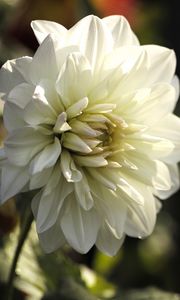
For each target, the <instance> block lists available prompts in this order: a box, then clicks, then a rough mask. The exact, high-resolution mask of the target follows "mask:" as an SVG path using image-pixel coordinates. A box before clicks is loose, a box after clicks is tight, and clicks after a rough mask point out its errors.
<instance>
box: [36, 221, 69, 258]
mask: <svg viewBox="0 0 180 300" xmlns="http://www.w3.org/2000/svg"><path fill="white" fill-rule="evenodd" d="M38 236H39V240H40V243H41V246H42V248H43V250H44V251H45V252H46V253H51V252H54V251H55V250H57V249H59V248H61V247H62V246H63V245H64V244H65V243H66V239H65V237H64V234H63V232H62V230H61V227H60V220H59V219H57V221H56V223H55V224H54V225H53V226H52V227H50V228H49V229H48V230H46V231H44V232H41V233H39V234H38Z"/></svg>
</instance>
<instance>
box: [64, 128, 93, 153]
mask: <svg viewBox="0 0 180 300" xmlns="http://www.w3.org/2000/svg"><path fill="white" fill-rule="evenodd" d="M63 146H64V147H65V148H67V149H70V150H73V151H77V152H82V153H90V152H91V151H92V150H91V148H90V147H89V146H88V144H87V143H85V142H84V139H82V138H80V137H79V136H78V135H76V134H74V133H71V132H66V133H64V136H63Z"/></svg>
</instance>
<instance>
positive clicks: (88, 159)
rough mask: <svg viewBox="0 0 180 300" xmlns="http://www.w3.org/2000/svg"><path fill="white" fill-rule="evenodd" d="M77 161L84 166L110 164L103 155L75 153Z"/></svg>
mask: <svg viewBox="0 0 180 300" xmlns="http://www.w3.org/2000/svg"><path fill="white" fill-rule="evenodd" d="M73 158H74V160H75V162H77V163H78V165H79V166H83V167H91V168H93V167H95V168H96V167H103V166H107V165H108V161H107V160H106V159H105V158H104V157H103V156H101V155H91V156H90V155H89V156H88V155H86V156H83V155H81V156H80V155H73Z"/></svg>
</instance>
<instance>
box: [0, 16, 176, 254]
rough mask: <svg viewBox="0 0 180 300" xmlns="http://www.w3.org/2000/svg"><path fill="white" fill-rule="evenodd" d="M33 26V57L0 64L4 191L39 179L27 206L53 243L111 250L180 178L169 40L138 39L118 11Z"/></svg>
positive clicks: (150, 220) (147, 224)
mask: <svg viewBox="0 0 180 300" xmlns="http://www.w3.org/2000/svg"><path fill="white" fill-rule="evenodd" d="M32 28H33V30H34V33H35V35H36V37H37V39H38V41H39V43H40V46H39V48H38V50H37V52H36V53H35V55H34V57H33V58H30V57H22V58H20V59H16V60H11V61H8V62H7V63H5V65H4V66H3V67H2V69H1V72H0V91H1V97H2V99H3V100H5V107H4V123H5V126H6V128H7V130H8V137H7V139H6V141H5V146H4V150H5V155H6V157H7V159H6V160H5V162H4V164H3V166H2V178H1V186H2V187H1V193H2V202H4V201H5V200H7V199H9V198H10V197H11V196H13V195H15V194H17V193H19V192H21V191H25V190H33V189H39V191H38V193H37V194H36V196H35V197H34V199H33V200H32V210H33V213H34V216H35V219H36V224H37V232H38V234H39V238H40V241H41V243H42V246H43V247H44V249H45V250H46V251H47V252H51V251H53V250H55V249H57V248H58V247H60V246H61V245H63V244H64V243H65V242H68V243H69V244H70V245H71V246H72V247H73V248H74V249H76V250H77V251H79V252H81V253H85V252H87V251H88V250H89V249H90V248H91V247H92V246H93V245H94V244H96V246H97V247H98V248H99V249H100V250H101V251H103V252H105V253H107V254H109V255H114V254H115V253H116V252H117V250H118V249H119V247H120V246H121V244H122V242H123V239H124V236H125V235H126V234H127V235H129V236H134V237H145V236H147V235H149V234H150V233H151V232H152V230H153V227H154V224H155V220H156V213H157V211H158V210H159V207H160V205H159V202H158V200H157V199H156V197H158V198H160V199H164V198H167V197H169V196H170V195H171V194H172V193H174V192H175V191H176V190H177V189H178V187H179V179H178V169H177V162H178V160H179V157H180V156H179V155H180V120H179V118H178V117H176V116H175V115H173V114H172V112H173V110H174V107H175V104H176V101H177V98H178V94H179V92H178V80H177V78H176V77H174V71H175V64H176V62H175V55H174V52H173V51H172V50H169V49H167V48H164V47H160V46H155V45H148V46H140V45H139V42H138V40H137V38H136V36H135V35H134V33H133V32H132V31H131V29H130V26H129V24H128V22H127V21H126V20H125V18H123V17H121V16H110V17H106V18H104V19H102V20H101V19H99V18H98V17H95V16H87V17H86V18H84V19H82V20H81V21H80V22H78V23H77V24H76V25H75V26H74V27H72V28H71V29H70V30H66V29H65V28H64V27H63V26H61V25H59V24H56V23H54V22H48V21H35V22H32Z"/></svg>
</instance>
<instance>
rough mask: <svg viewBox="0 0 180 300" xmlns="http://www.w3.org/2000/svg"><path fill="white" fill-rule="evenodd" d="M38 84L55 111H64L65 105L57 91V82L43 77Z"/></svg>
mask: <svg viewBox="0 0 180 300" xmlns="http://www.w3.org/2000/svg"><path fill="white" fill-rule="evenodd" d="M38 86H39V87H41V91H42V92H43V95H44V96H45V98H46V99H47V101H48V103H49V105H50V106H51V108H52V109H53V110H54V111H56V112H57V113H60V112H62V111H64V106H63V104H62V101H61V99H60V97H59V95H58V93H57V91H56V83H55V82H53V80H50V79H43V80H41V81H40V82H39V83H38Z"/></svg>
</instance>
